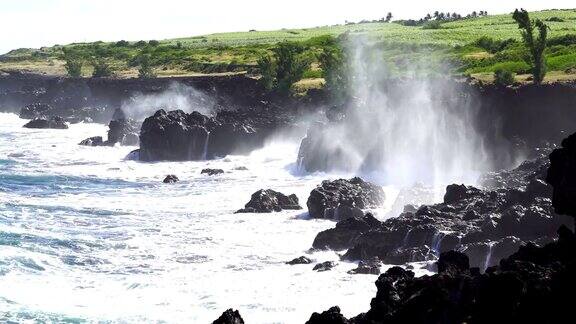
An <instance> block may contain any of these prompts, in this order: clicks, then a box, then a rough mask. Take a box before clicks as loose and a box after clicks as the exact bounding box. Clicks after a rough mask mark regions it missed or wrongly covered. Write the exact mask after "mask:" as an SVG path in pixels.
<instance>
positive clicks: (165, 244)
mask: <svg viewBox="0 0 576 324" xmlns="http://www.w3.org/2000/svg"><path fill="white" fill-rule="evenodd" d="M25 123H26V120H22V119H19V118H18V116H16V115H14V114H6V113H0V319H2V320H8V321H15V322H23V321H43V322H73V323H75V322H80V323H81V322H122V323H131V322H138V323H140V322H166V323H184V322H185V323H211V322H212V321H213V320H215V319H216V318H218V317H219V316H220V314H221V313H222V312H223V311H224V310H226V309H228V308H234V309H238V310H239V311H240V313H241V315H242V317H243V318H244V319H245V321H246V322H247V323H303V322H305V321H306V320H307V319H308V318H309V317H310V315H311V313H312V312H314V311H323V310H326V309H328V308H329V307H331V306H334V305H338V306H340V308H341V309H342V312H343V313H344V315H346V316H354V315H357V314H359V313H361V312H365V311H367V310H368V309H369V307H370V306H369V303H370V299H371V298H372V297H374V296H375V293H376V287H375V285H374V282H375V280H376V279H377V276H374V275H352V274H348V273H347V271H348V270H350V269H353V268H355V267H356V264H354V263H348V262H339V263H338V266H337V267H336V268H334V269H333V270H332V271H326V272H315V271H313V270H312V268H313V266H314V264H315V263H316V262H323V261H328V260H333V261H336V260H339V255H338V253H342V252H334V251H323V252H322V251H321V252H309V249H310V247H311V246H312V242H313V240H314V237H315V236H316V234H317V233H318V232H320V231H322V230H325V229H328V228H332V227H334V225H335V223H334V222H333V221H329V220H317V219H316V220H311V219H308V217H307V213H306V207H305V204H306V199H307V198H308V195H309V193H310V191H311V190H312V189H313V188H314V187H315V186H317V185H318V184H320V183H321V181H322V180H325V179H334V178H337V177H341V176H342V175H329V174H314V175H306V174H302V173H299V172H298V171H297V169H298V168H297V166H296V165H295V163H294V162H295V161H296V156H297V150H298V143H294V142H292V143H290V142H288V143H286V142H282V141H273V142H272V143H270V144H269V145H267V146H266V147H265V148H263V149H261V150H258V151H255V152H253V153H252V154H250V155H248V156H227V157H224V158H221V159H217V160H212V161H199V162H157V163H141V162H138V161H130V160H127V159H125V157H126V156H127V155H128V153H129V152H130V151H132V150H133V149H135V147H125V146H114V147H86V146H80V145H78V143H79V142H80V141H81V140H83V139H85V138H87V137H91V136H99V135H100V136H103V137H105V135H106V131H107V127H106V126H105V125H100V124H87V123H81V124H74V125H71V126H70V129H67V130H44V129H43V130H39V129H26V128H23V127H22V125H23V124H25ZM208 167H209V168H221V169H223V170H224V171H225V173H224V174H222V175H218V176H207V175H201V174H200V171H201V170H202V169H203V168H208ZM240 167H246V168H247V169H248V170H237V168H240ZM167 174H175V175H177V176H178V177H179V178H180V180H181V181H180V182H178V183H176V184H164V183H162V180H163V178H164V177H165V176H166V175H167ZM268 188H270V189H274V190H277V191H280V192H283V193H285V194H291V193H295V194H296V195H297V196H298V198H299V199H300V203H301V205H302V206H303V207H304V209H303V210H301V211H283V212H279V213H271V214H234V212H235V211H236V210H238V209H240V208H242V207H243V206H244V204H245V203H246V202H248V200H249V199H250V195H251V194H252V193H253V192H255V191H257V190H259V189H268ZM385 191H386V192H387V194H388V195H389V196H390V197H388V198H387V203H386V206H385V207H384V208H383V210H382V213H378V215H384V214H385V210H384V209H385V208H389V207H390V205H391V204H392V203H393V197H392V196H393V194H394V192H395V191H394V190H393V189H392V188H385ZM301 255H307V256H308V257H310V258H311V259H313V260H314V261H315V263H313V264H309V265H295V266H289V265H286V264H285V262H286V261H289V260H291V259H293V258H295V257H298V256H301ZM387 267H388V266H383V270H385V269H386V268H387Z"/></svg>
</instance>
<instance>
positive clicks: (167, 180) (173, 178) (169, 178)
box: [162, 174, 180, 183]
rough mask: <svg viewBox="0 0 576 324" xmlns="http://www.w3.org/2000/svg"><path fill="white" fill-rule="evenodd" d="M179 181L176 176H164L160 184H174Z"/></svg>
mask: <svg viewBox="0 0 576 324" xmlns="http://www.w3.org/2000/svg"><path fill="white" fill-rule="evenodd" d="M178 181H180V179H178V177H177V176H175V175H173V174H169V175H167V176H166V178H164V180H163V181H162V182H164V183H176V182H178Z"/></svg>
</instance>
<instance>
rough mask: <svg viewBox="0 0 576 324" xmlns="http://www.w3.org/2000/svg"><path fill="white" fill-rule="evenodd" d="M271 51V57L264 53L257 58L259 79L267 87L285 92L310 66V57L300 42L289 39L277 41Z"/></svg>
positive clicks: (288, 90)
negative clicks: (260, 76) (260, 75)
mask: <svg viewBox="0 0 576 324" xmlns="http://www.w3.org/2000/svg"><path fill="white" fill-rule="evenodd" d="M272 53H273V55H272V57H270V56H269V55H265V56H262V57H261V58H260V59H259V60H258V67H259V68H260V73H261V74H262V78H261V81H262V83H263V84H264V86H265V87H266V88H267V89H269V90H277V91H278V92H279V93H283V94H287V93H288V92H290V89H291V87H292V85H293V84H294V82H296V81H299V80H300V79H302V75H303V74H304V71H306V69H308V68H309V67H310V63H311V60H310V57H309V56H308V55H306V54H305V53H304V46H303V45H302V44H299V43H295V42H289V41H284V42H281V43H278V44H277V45H276V47H274V48H273V49H272Z"/></svg>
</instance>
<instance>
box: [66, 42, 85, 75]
mask: <svg viewBox="0 0 576 324" xmlns="http://www.w3.org/2000/svg"><path fill="white" fill-rule="evenodd" d="M62 50H63V52H64V61H66V63H65V64H64V68H66V73H68V76H70V77H72V78H79V77H81V76H82V59H81V55H79V54H78V53H77V52H75V51H73V50H71V49H66V48H64V49H62Z"/></svg>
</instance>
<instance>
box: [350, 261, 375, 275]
mask: <svg viewBox="0 0 576 324" xmlns="http://www.w3.org/2000/svg"><path fill="white" fill-rule="evenodd" d="M381 265H382V262H380V260H378V258H373V259H371V260H365V261H360V262H358V267H357V268H356V269H352V270H350V271H348V273H349V274H373V275H379V274H380V266H381Z"/></svg>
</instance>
